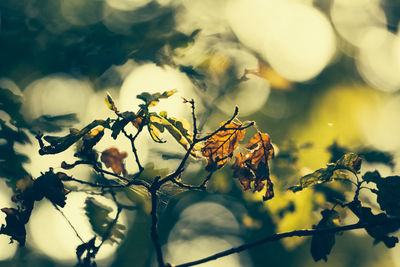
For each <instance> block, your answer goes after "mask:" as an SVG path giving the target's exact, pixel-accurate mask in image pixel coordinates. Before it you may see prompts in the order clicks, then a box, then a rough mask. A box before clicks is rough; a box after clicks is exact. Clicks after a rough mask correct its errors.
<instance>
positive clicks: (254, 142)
mask: <svg viewBox="0 0 400 267" xmlns="http://www.w3.org/2000/svg"><path fill="white" fill-rule="evenodd" d="M246 148H247V149H248V151H247V152H245V153H244V154H243V153H239V154H237V155H236V157H235V163H234V164H233V166H232V168H233V169H234V172H233V177H235V178H238V179H239V181H240V183H241V184H242V186H243V190H244V191H246V190H249V189H251V187H252V186H251V185H252V183H253V184H254V185H253V191H258V192H259V191H261V190H262V189H263V188H264V187H266V193H265V196H264V197H263V200H264V201H265V200H268V199H271V198H273V197H274V189H273V184H272V182H271V179H270V177H269V166H268V160H269V159H272V158H273V156H274V148H273V146H272V144H271V138H270V137H269V135H268V134H266V133H260V132H258V133H256V134H255V135H254V136H253V137H252V138H251V139H250V141H249V142H248V143H247V145H246Z"/></svg>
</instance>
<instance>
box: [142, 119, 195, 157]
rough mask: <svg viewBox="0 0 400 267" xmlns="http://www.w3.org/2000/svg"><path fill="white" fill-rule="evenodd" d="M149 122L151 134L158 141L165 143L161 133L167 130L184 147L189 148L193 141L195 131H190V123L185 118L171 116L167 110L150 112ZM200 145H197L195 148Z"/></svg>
mask: <svg viewBox="0 0 400 267" xmlns="http://www.w3.org/2000/svg"><path fill="white" fill-rule="evenodd" d="M149 115H150V116H149V123H148V124H147V127H148V130H149V133H150V136H151V137H152V139H153V140H154V141H155V142H157V143H163V142H164V141H163V140H162V139H161V137H160V134H161V133H163V132H164V131H165V130H167V131H168V132H169V133H170V134H171V135H172V137H173V138H174V139H175V140H176V141H177V142H178V143H179V144H180V145H181V146H182V147H183V148H184V149H188V148H189V145H190V144H191V143H192V142H193V133H192V132H191V131H190V123H189V122H188V121H187V120H185V119H177V118H170V117H168V116H167V114H166V112H161V113H160V115H158V114H157V113H150V114H149ZM196 149H198V147H195V150H196Z"/></svg>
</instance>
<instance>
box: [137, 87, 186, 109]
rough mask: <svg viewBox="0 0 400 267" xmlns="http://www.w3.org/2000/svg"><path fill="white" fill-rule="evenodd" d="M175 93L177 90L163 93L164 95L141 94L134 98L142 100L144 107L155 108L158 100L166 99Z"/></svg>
mask: <svg viewBox="0 0 400 267" xmlns="http://www.w3.org/2000/svg"><path fill="white" fill-rule="evenodd" d="M176 92H178V90H177V89H173V90H170V91H165V92H164V93H154V94H150V93H147V92H144V93H141V94H140V95H137V96H136V97H137V98H139V99H140V100H143V101H144V102H145V103H146V106H147V107H148V108H150V107H154V106H156V105H157V104H158V103H159V102H160V99H163V98H168V97H170V96H171V95H173V94H175V93H176Z"/></svg>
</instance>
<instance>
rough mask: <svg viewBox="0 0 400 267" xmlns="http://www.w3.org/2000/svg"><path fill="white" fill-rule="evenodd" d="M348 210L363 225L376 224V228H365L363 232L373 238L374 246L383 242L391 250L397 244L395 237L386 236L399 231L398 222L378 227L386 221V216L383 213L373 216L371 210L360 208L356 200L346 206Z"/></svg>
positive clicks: (399, 225) (399, 224)
mask: <svg viewBox="0 0 400 267" xmlns="http://www.w3.org/2000/svg"><path fill="white" fill-rule="evenodd" d="M348 207H349V208H350V210H351V211H352V212H353V213H354V214H355V215H356V216H357V217H358V218H359V219H360V222H363V223H377V224H378V225H377V226H371V227H366V228H365V230H366V231H367V233H368V234H369V235H370V236H371V237H373V238H374V239H375V240H374V244H377V243H379V242H383V243H384V244H385V245H386V247H388V248H393V247H394V246H396V243H398V242H399V240H398V238H397V237H395V236H388V234H390V233H393V232H395V231H397V230H399V229H400V223H399V222H393V223H390V224H388V223H385V224H383V225H379V223H381V222H385V221H386V220H387V218H388V217H387V216H386V214H385V213H379V214H376V215H375V214H373V213H372V211H371V208H366V207H362V206H361V203H360V202H359V201H357V200H355V201H352V202H350V203H349V204H348Z"/></svg>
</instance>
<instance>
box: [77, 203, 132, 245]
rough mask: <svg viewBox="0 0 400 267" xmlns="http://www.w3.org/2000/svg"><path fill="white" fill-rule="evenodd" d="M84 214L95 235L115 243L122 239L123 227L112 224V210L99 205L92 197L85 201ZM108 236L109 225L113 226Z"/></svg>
mask: <svg viewBox="0 0 400 267" xmlns="http://www.w3.org/2000/svg"><path fill="white" fill-rule="evenodd" d="M85 212H86V215H87V216H88V218H89V222H90V224H91V226H92V229H93V231H94V232H95V233H97V234H98V235H100V236H101V237H103V238H105V239H108V240H110V241H111V242H113V243H116V242H117V241H118V240H121V239H122V238H123V237H124V233H123V230H125V226H124V225H122V224H118V223H114V219H113V218H112V217H110V215H109V214H110V213H111V212H112V208H110V207H108V206H105V205H103V204H101V203H100V202H98V201H96V200H95V199H94V198H93V197H88V198H87V199H86V201H85ZM113 223H114V225H113V226H112V228H111V231H110V232H109V236H106V235H107V233H108V231H109V228H110V225H111V224H113Z"/></svg>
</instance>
